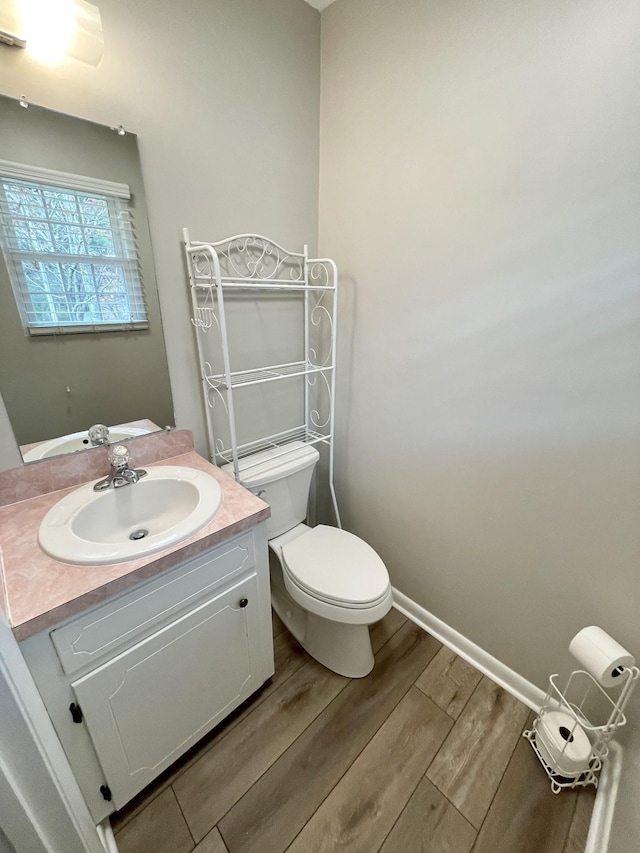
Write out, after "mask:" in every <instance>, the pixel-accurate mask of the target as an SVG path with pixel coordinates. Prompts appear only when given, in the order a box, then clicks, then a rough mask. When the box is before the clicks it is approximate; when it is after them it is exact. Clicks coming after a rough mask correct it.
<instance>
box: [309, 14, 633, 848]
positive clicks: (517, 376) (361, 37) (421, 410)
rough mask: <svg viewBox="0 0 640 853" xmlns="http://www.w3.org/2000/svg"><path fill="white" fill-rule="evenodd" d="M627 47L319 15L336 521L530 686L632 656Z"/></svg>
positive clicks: (527, 18) (621, 844)
mask: <svg viewBox="0 0 640 853" xmlns="http://www.w3.org/2000/svg"><path fill="white" fill-rule="evenodd" d="M639 32H640V7H639V6H638V4H637V3H635V2H630V0H589V2H586V3H576V2H573V0H540V2H536V3H529V2H524V0H522V2H521V0H514V2H510V3H503V2H498V0H489V2H486V3H474V2H472V0H431V2H424V0H396V2H394V3H384V2H376V1H375V0H338V2H336V3H335V4H333V5H331V6H330V7H329V8H328V9H327V10H326V11H324V12H323V14H322V100H321V158H320V231H319V247H320V252H321V253H322V254H327V255H329V256H332V257H334V258H335V259H336V260H337V263H338V267H339V268H340V270H341V273H342V284H343V292H342V324H341V336H342V340H341V346H342V349H341V353H340V363H341V365H342V373H341V374H339V375H340V379H339V400H338V412H339V417H340V425H339V441H338V447H339V453H338V464H337V471H338V472H339V483H338V495H339V499H341V508H342V512H343V519H344V521H345V525H346V526H347V528H349V529H351V530H353V531H354V532H356V533H358V534H360V535H362V536H363V537H364V538H365V539H366V540H367V541H369V542H370V543H371V544H372V545H374V546H375V547H376V548H377V550H378V551H379V552H380V553H381V555H382V556H383V558H384V559H385V560H386V562H387V564H388V566H389V569H390V572H391V576H392V580H393V583H394V584H395V585H396V586H397V587H398V588H399V589H400V590H402V591H403V592H404V593H406V594H407V595H409V596H410V597H411V598H412V599H414V600H415V601H416V602H418V604H420V605H421V606H423V607H425V608H426V609H427V610H429V611H431V612H432V613H434V614H435V615H436V616H438V617H439V618H440V619H443V620H444V621H445V622H446V623H448V624H449V625H451V626H453V627H454V628H456V629H457V630H458V631H460V632H462V633H463V634H464V635H466V636H467V637H469V638H471V639H472V640H474V641H475V642H476V643H478V644H479V645H480V646H481V647H483V648H484V649H486V650H488V651H489V652H491V653H493V654H494V655H495V656H496V657H498V658H499V659H500V660H502V661H504V662H505V663H507V664H508V665H509V666H511V667H512V668H513V669H515V670H516V671H517V672H519V673H521V674H522V675H524V676H526V677H527V678H529V679H530V680H532V681H533V682H535V683H537V684H538V685H540V686H544V685H545V681H546V678H547V675H548V674H549V673H550V672H553V671H557V670H558V669H559V668H560V669H562V668H564V667H566V666H568V664H569V663H570V661H569V658H568V655H567V652H566V650H567V646H568V643H569V640H570V638H571V637H572V636H573V635H574V634H575V633H576V632H577V631H578V630H579V629H580V628H581V627H583V626H584V625H589V624H592V623H596V624H600V625H602V627H603V628H604V629H605V630H607V631H609V632H610V633H611V634H613V635H614V636H615V637H616V638H617V639H618V640H619V641H620V642H621V643H623V644H624V645H625V646H627V647H628V648H630V649H631V650H632V651H634V652H635V654H636V655H637V656H638V657H640V621H639V620H638V605H639V603H640V580H639V574H638V565H639V563H640V559H639V558H640V526H639V525H638V517H639V510H640V450H639V444H638V435H639V431H640V394H639V393H638V372H639V369H640V335H639V334H638V324H639V321H640V284H639V282H640V242H639V239H638V237H639V235H640V158H638V139H639V138H640V101H639V100H638V98H637V80H638V79H639V77H640V50H639V48H640V44H639V41H638V33H639ZM633 718H634V722H635V726H636V727H640V714H638V711H637V706H636V708H634V710H633ZM633 754H635V753H631V752H630V753H629V758H628V761H627V768H628V770H627V773H628V776H629V778H631V773H632V769H631V768H632V767H633V763H634V761H635V759H634V758H633ZM636 786H637V782H636ZM630 790H631V789H626V790H625V791H623V796H622V798H621V801H620V802H621V806H620V808H621V811H620V814H621V815H622V813H623V811H624V810H625V808H627V807H626V806H625V802H626V803H627V804H628V805H629V807H628V808H627V814H628V816H630V815H631V814H632V810H631V806H630V804H631V802H632V799H630V798H631V797H632V796H633V794H629V793H628V792H629V791H630ZM636 790H637V788H636ZM625 798H626V799H625ZM636 811H637V802H636ZM616 832H617V833H618V834H617V836H616V841H615V844H616V845H617V846H616V847H615V849H616V850H620V851H622V850H625V851H630V850H632V849H633V850H635V849H637V848H639V847H640V827H638V821H637V817H635V816H634V817H633V819H632V822H630V821H627V824H626V827H625V828H624V829H621V827H620V824H617V825H616ZM634 842H635V843H634Z"/></svg>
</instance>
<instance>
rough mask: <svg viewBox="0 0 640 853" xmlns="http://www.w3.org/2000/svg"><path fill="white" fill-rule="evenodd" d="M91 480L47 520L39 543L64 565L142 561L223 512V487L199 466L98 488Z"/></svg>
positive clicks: (163, 469)
mask: <svg viewBox="0 0 640 853" xmlns="http://www.w3.org/2000/svg"><path fill="white" fill-rule="evenodd" d="M93 486H94V483H88V484H87V485H85V486H81V487H80V488H79V489H76V490H75V491H73V492H71V493H70V494H68V495H66V496H65V497H64V498H62V500H60V501H58V503H57V504H55V506H53V507H52V508H51V509H50V510H49V512H48V513H47V515H46V516H45V517H44V519H43V520H42V523H41V525H40V530H39V532H38V543H39V545H40V547H41V548H42V550H43V551H45V552H46V553H47V554H49V556H51V557H54V558H55V559H56V560H59V561H60V562H63V563H73V564H75V565H85V566H101V565H109V564H111V563H123V562H126V561H128V560H137V559H139V558H140V557H145V556H148V555H150V554H154V553H156V552H158V551H162V550H164V549H165V548H168V547H169V546H171V545H175V544H176V543H178V542H181V541H182V540H184V539H187V538H188V537H190V536H192V535H193V534H194V533H196V532H197V531H198V530H200V529H201V528H202V527H204V526H205V525H206V524H208V523H209V522H210V521H211V520H212V519H213V518H214V517H215V515H216V514H217V512H218V510H219V509H220V506H221V505H222V489H221V487H220V484H219V483H218V481H217V480H215V479H214V478H213V477H211V476H210V475H209V474H205V473H204V472H202V471H198V470H196V469H195V468H184V467H181V466H175V465H162V466H158V467H156V468H150V469H148V473H147V476H146V477H145V478H144V479H143V480H140V481H139V482H137V483H133V484H132V485H127V486H122V487H121V488H117V489H114V488H110V489H108V490H106V491H103V492H95V491H94V489H93Z"/></svg>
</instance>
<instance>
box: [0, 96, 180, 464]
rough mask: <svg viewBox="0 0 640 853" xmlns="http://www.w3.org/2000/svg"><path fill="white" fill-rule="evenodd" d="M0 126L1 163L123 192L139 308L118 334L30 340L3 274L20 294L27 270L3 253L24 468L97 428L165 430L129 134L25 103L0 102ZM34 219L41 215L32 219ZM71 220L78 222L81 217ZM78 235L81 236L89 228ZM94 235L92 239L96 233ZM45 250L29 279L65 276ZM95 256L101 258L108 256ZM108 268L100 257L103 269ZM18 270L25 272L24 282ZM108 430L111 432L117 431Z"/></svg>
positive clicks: (5, 357) (154, 314) (82, 443)
mask: <svg viewBox="0 0 640 853" xmlns="http://www.w3.org/2000/svg"><path fill="white" fill-rule="evenodd" d="M0 127H2V139H1V141H0V160H2V161H10V162H12V163H19V164H24V165H25V166H28V167H35V168H36V169H46V170H55V171H56V172H64V173H70V174H71V175H75V176H78V175H79V176H84V177H86V178H91V179H97V180H98V181H108V182H112V183H113V182H115V183H117V184H124V185H127V186H128V187H129V190H130V200H129V202H128V204H129V207H130V211H131V220H132V225H133V236H134V239H135V246H136V248H137V255H138V267H139V272H140V278H141V281H142V289H143V293H144V302H145V305H146V321H145V322H143V323H140V322H136V323H133V322H131V323H129V324H127V323H120V325H119V326H118V324H117V323H114V324H113V325H111V326H108V327H105V330H103V331H98V330H96V329H97V326H96V325H95V324H94V325H89V326H88V328H89V329H90V330H89V331H85V329H84V328H82V329H79V328H78V327H77V326H75V327H74V328H73V329H71V328H69V327H64V326H63V325H62V326H59V327H56V328H55V329H49V330H47V331H46V333H41V330H36V331H38V332H40V333H38V334H34V329H33V328H32V329H31V332H29V330H28V329H27V328H26V325H25V321H24V317H25V312H24V304H23V305H22V307H21V309H19V307H18V303H17V301H16V296H15V295H14V288H13V286H12V282H11V278H10V275H9V266H8V265H9V264H13V268H14V269H16V268H18V267H20V272H19V273H18V274H16V273H15V272H14V282H15V281H17V280H18V278H19V277H20V275H22V278H23V280H24V282H26V283H25V284H24V285H23V288H24V289H26V288H30V289H31V288H32V285H31V284H30V283H29V282H30V279H29V270H28V269H27V267H26V266H24V265H23V264H22V261H20V263H19V264H18V263H17V262H16V261H15V260H13V261H12V260H11V259H10V258H9V257H8V255H7V253H6V252H5V253H3V254H2V255H1V256H0V393H1V394H2V397H3V399H4V402H5V405H6V408H7V412H8V414H9V419H10V421H11V424H12V427H13V431H14V434H15V437H16V441H17V444H18V445H19V446H20V449H21V451H22V454H23V459H24V460H25V461H31V460H32V459H36V458H41V456H43V457H44V456H50V455H57V454H58V453H66V452H75V451H77V450H79V449H83V448H85V447H87V448H90V447H91V446H92V445H91V442H90V441H89V439H88V437H87V434H86V433H87V431H88V429H89V428H90V427H91V426H92V425H94V424H96V423H101V424H106V425H107V426H108V427H110V428H111V436H110V437H111V438H113V439H115V440H118V438H120V440H122V438H125V437H129V436H132V435H140V434H142V433H143V432H147V431H152V430H154V429H157V428H163V427H165V426H167V425H173V422H174V415H173V403H172V399H171V389H170V384H169V371H168V366H167V357H166V353H165V347H164V337H163V333H162V323H161V317H160V306H159V302H158V293H157V287H156V278H155V269H154V263H153V255H152V251H151V239H150V235H149V226H148V221H147V212H146V205H145V197H144V187H143V183H142V172H141V167H140V157H139V153H138V144H137V139H136V137H135V135H133V134H131V133H125V134H124V135H121V134H120V133H118V131H117V130H115V129H113V128H108V127H104V126H102V125H98V124H94V123H93V122H89V121H85V120H84V119H79V118H75V117H73V116H68V115H63V114H61V113H56V112H53V111H51V110H48V109H45V108H43V107H38V106H34V105H32V104H30V105H28V107H26V108H25V107H24V106H22V105H21V102H19V101H17V100H14V99H12V98H7V97H2V96H0ZM3 180H4V179H3V178H2V177H1V176H0V181H3ZM42 183H45V181H44V180H43V181H42ZM3 186H4V184H3ZM8 199H9V196H8V195H7V192H5V190H4V188H3V187H0V206H1V205H2V202H3V201H4V202H5V205H4V211H5V212H4V216H5V217H7V216H10V215H11V210H13V211H15V209H16V208H15V205H14V207H13V208H11V209H10V201H9V200H8ZM48 209H49V208H48V207H47V211H48ZM37 215H40V214H37V213H36V214H34V217H35V216H37ZM64 215H65V216H66V215H67V214H64ZM73 215H76V214H73ZM78 215H80V216H84V214H82V211H81V212H80V214H78ZM46 216H49V213H47V214H46ZM51 216H52V217H53V214H52V215H51ZM68 216H69V217H70V218H69V220H68V221H70V222H76V221H78V220H77V219H73V218H72V214H68ZM84 221H85V220H84V219H82V222H83V223H84ZM38 227H39V225H38ZM48 227H50V228H55V227H57V226H56V225H54V226H51V225H49V226H48ZM83 228H84V232H88V230H89V229H88V226H87V227H86V228H85V227H84V226H83ZM77 230H78V233H79V229H77ZM16 233H17V231H16ZM92 233H93V234H95V233H97V231H96V228H95V227H94V228H93V232H92ZM6 234H7V231H6V229H5V235H6ZM85 242H86V240H85ZM18 248H22V247H21V246H19V247H18ZM48 251H50V252H52V255H51V259H52V263H47V264H42V265H41V266H39V265H38V262H37V261H36V262H35V263H33V262H32V263H31V272H32V276H33V275H34V273H33V270H36V274H39V270H40V269H41V267H46V268H47V269H52V268H55V269H56V270H57V274H60V271H62V268H63V267H65V269H68V268H70V266H71V265H70V264H68V263H67V264H66V266H65V264H64V263H63V262H62V261H61V260H60V257H55V256H56V253H59V246H57V245H53V244H51V246H50V248H49V249H48ZM102 251H103V252H104V254H105V256H108V255H109V252H110V250H109V249H108V248H107V249H103V250H102ZM87 252H88V250H87ZM14 257H15V256H14ZM63 260H64V259H63ZM134 263H135V262H134ZM107 266H108V258H107V257H106V258H105V263H104V265H103V267H102V268H103V269H107ZM22 270H26V273H25V274H24V275H23V274H22ZM12 271H13V270H12ZM52 287H53V286H52ZM97 289H98V288H97V287H96V290H97ZM29 298H31V297H30V296H29ZM21 311H22V313H21ZM101 322H102V323H103V322H104V321H101ZM116 426H118V427H119V428H118V429H115V427H116ZM62 438H64V440H58V439H62ZM54 439H56V441H53V440H54ZM44 442H46V443H47V446H46V447H45V446H44V444H43V443H44Z"/></svg>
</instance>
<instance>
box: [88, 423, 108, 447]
mask: <svg viewBox="0 0 640 853" xmlns="http://www.w3.org/2000/svg"><path fill="white" fill-rule="evenodd" d="M88 436H89V441H90V442H91V444H93V445H95V446H96V447H99V446H100V445H101V444H109V427H107V426H105V425H104V424H94V425H93V426H92V427H91V428H90V429H89V432H88Z"/></svg>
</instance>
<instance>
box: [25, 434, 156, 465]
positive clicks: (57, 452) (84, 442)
mask: <svg viewBox="0 0 640 853" xmlns="http://www.w3.org/2000/svg"><path fill="white" fill-rule="evenodd" d="M148 432H149V430H148V429H141V428H140V427H127V426H119V427H111V428H110V429H109V441H110V443H111V444H118V442H119V441H126V439H128V438H135V437H136V436H138V435H146V434H147V433H148ZM92 447H93V445H92V444H91V442H90V441H89V435H88V430H86V429H85V430H83V431H82V432H71V433H69V435H61V436H60V437H59V438H50V439H49V440H48V441H43V442H42V444H39V445H38V446H37V447H34V448H32V449H31V450H27V452H26V453H25V454H23V457H22V459H23V461H24V462H35V461H36V460H38V459H49V458H50V457H51V456H61V455H62V454H63V453H76V452H77V451H78V450H91V448H92Z"/></svg>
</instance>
